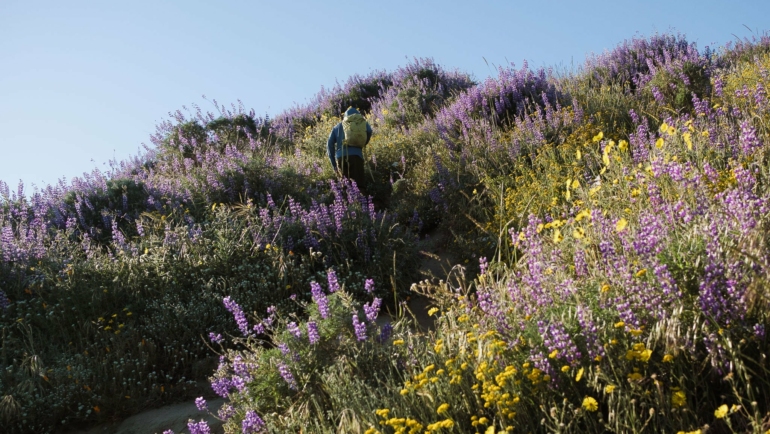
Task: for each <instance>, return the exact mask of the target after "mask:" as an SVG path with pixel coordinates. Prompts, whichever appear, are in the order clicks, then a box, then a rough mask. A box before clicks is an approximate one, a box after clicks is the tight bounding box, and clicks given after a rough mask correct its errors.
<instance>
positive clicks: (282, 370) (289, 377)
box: [278, 363, 297, 390]
mask: <svg viewBox="0 0 770 434" xmlns="http://www.w3.org/2000/svg"><path fill="white" fill-rule="evenodd" d="M278 373H279V374H281V377H283V380H284V381H285V382H286V384H288V385H289V389H291V390H297V380H295V379H294V375H293V374H292V373H291V371H290V370H289V367H288V366H286V365H284V364H283V363H278Z"/></svg>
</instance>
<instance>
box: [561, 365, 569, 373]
mask: <svg viewBox="0 0 770 434" xmlns="http://www.w3.org/2000/svg"><path fill="white" fill-rule="evenodd" d="M567 371H569V365H564V366H562V367H561V372H564V373H566V372H567Z"/></svg>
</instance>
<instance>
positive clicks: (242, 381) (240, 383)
mask: <svg viewBox="0 0 770 434" xmlns="http://www.w3.org/2000/svg"><path fill="white" fill-rule="evenodd" d="M247 380H248V381H250V380H251V379H250V378H243V377H241V376H238V375H234V376H233V378H232V379H231V380H230V384H232V385H233V386H234V387H235V388H236V390H238V392H243V391H244V390H246V384H247V382H248V381H247Z"/></svg>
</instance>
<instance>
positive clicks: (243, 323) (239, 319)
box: [222, 296, 251, 336]
mask: <svg viewBox="0 0 770 434" xmlns="http://www.w3.org/2000/svg"><path fill="white" fill-rule="evenodd" d="M222 302H223V303H224V304H225V308H226V309H227V310H228V311H230V312H231V313H232V314H233V317H235V322H236V323H238V328H239V329H240V330H241V333H243V335H244V336H249V335H251V331H250V330H249V321H248V320H247V319H246V315H245V314H244V313H243V309H241V307H240V306H238V303H236V302H235V301H233V300H232V299H230V296H227V297H225V298H224V299H222Z"/></svg>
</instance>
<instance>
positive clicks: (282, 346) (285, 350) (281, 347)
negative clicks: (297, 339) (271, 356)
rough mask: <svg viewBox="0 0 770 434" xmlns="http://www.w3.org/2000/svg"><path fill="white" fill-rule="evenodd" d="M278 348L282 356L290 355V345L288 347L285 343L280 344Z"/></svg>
mask: <svg viewBox="0 0 770 434" xmlns="http://www.w3.org/2000/svg"><path fill="white" fill-rule="evenodd" d="M277 347H278V349H279V350H281V354H283V355H284V356H285V355H287V354H289V353H290V352H291V350H290V349H289V346H288V345H286V344H285V343H283V342H281V343H279V344H278V345H277Z"/></svg>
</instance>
